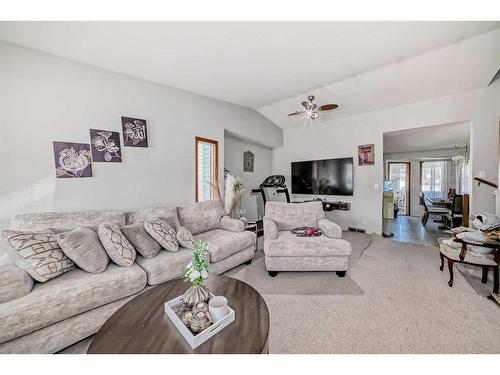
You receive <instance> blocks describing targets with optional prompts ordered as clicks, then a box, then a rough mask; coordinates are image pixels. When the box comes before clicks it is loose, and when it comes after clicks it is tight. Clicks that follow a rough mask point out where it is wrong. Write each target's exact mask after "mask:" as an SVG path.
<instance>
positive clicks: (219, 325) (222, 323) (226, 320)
mask: <svg viewBox="0 0 500 375" xmlns="http://www.w3.org/2000/svg"><path fill="white" fill-rule="evenodd" d="M213 297H215V296H214V295H213V294H212V293H210V298H213ZM180 303H182V296H179V297H177V298H174V299H172V300H170V301H167V302H165V313H166V314H167V316H168V317H169V318H170V320H171V321H172V323H174V325H175V326H176V327H177V330H178V331H179V332H180V333H181V334H182V336H184V338H185V339H186V341H187V342H188V344H189V345H190V346H191V348H193V349H195V348H196V347H198V346H199V345H201V344H203V343H204V342H205V341H207V340H208V339H210V338H211V337H213V336H215V335H216V334H217V333H219V332H220V331H221V330H223V329H224V328H225V327H227V326H228V325H229V324H231V323H232V322H234V318H235V312H234V310H233V309H232V308H230V307H229V306H228V307H227V309H228V314H227V315H226V316H225V317H223V318H222V319H220V320H219V321H217V322H212V324H210V326H208V327H207V328H206V329H205V330H203V331H201V332H199V333H197V334H196V335H194V334H193V332H191V330H190V329H189V328H188V327H186V326H185V325H184V323H182V320H181V319H180V318H179V317H178V316H177V314H176V313H175V311H174V310H173V309H172V307H173V306H176V305H178V304H180Z"/></svg>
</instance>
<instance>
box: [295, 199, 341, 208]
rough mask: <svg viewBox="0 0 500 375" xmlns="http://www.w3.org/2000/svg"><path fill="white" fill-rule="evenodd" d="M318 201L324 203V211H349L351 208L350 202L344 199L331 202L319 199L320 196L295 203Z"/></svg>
mask: <svg viewBox="0 0 500 375" xmlns="http://www.w3.org/2000/svg"><path fill="white" fill-rule="evenodd" d="M316 201H320V202H321V203H322V204H323V211H334V210H339V211H349V210H350V209H351V203H350V202H342V201H335V202H329V201H325V200H323V199H319V198H314V199H310V200H306V201H301V202H294V203H304V202H316Z"/></svg>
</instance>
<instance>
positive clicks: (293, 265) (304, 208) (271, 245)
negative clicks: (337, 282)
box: [263, 202, 352, 277]
mask: <svg viewBox="0 0 500 375" xmlns="http://www.w3.org/2000/svg"><path fill="white" fill-rule="evenodd" d="M263 224H264V254H265V263H266V268H267V270H268V272H269V275H270V276H273V277H274V276H276V275H277V273H278V271H336V272H337V275H338V276H340V277H343V276H345V274H346V271H347V269H348V266H349V256H350V255H351V252H352V249H351V244H350V243H349V242H347V241H345V240H343V239H341V237H342V228H341V227H340V226H339V225H337V224H335V223H333V222H332V221H330V220H328V219H326V218H325V214H324V212H323V205H322V203H321V202H306V203H283V202H267V203H266V216H265V217H264V219H263ZM303 226H311V227H318V228H320V230H321V232H322V235H321V236H319V237H297V236H296V235H294V234H292V233H291V230H292V229H293V228H296V227H303Z"/></svg>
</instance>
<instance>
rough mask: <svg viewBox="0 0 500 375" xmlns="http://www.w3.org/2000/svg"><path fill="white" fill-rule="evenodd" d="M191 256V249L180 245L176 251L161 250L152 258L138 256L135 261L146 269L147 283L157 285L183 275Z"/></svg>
mask: <svg viewBox="0 0 500 375" xmlns="http://www.w3.org/2000/svg"><path fill="white" fill-rule="evenodd" d="M192 256H193V250H189V249H184V248H182V247H181V248H179V251H176V252H172V251H165V250H162V251H160V253H159V254H158V255H157V256H155V257H154V258H144V257H141V256H138V257H137V258H136V262H137V264H138V265H139V266H141V267H142V269H144V271H146V274H147V276H148V284H149V285H157V284H161V283H164V282H165V281H168V280H172V279H176V278H178V277H180V276H183V275H184V272H185V271H186V266H187V264H188V263H189V262H190V261H191V258H192ZM186 289H187V286H186Z"/></svg>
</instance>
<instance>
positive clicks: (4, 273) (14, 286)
mask: <svg viewBox="0 0 500 375" xmlns="http://www.w3.org/2000/svg"><path fill="white" fill-rule="evenodd" d="M32 288H33V279H32V278H31V276H30V275H29V274H28V272H26V271H25V270H22V269H21V268H19V267H18V266H16V265H15V264H13V263H11V264H3V265H1V266H0V303H3V302H9V301H12V300H13V299H16V298H21V297H24V296H25V295H27V294H28V293H29V292H31V289H32Z"/></svg>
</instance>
